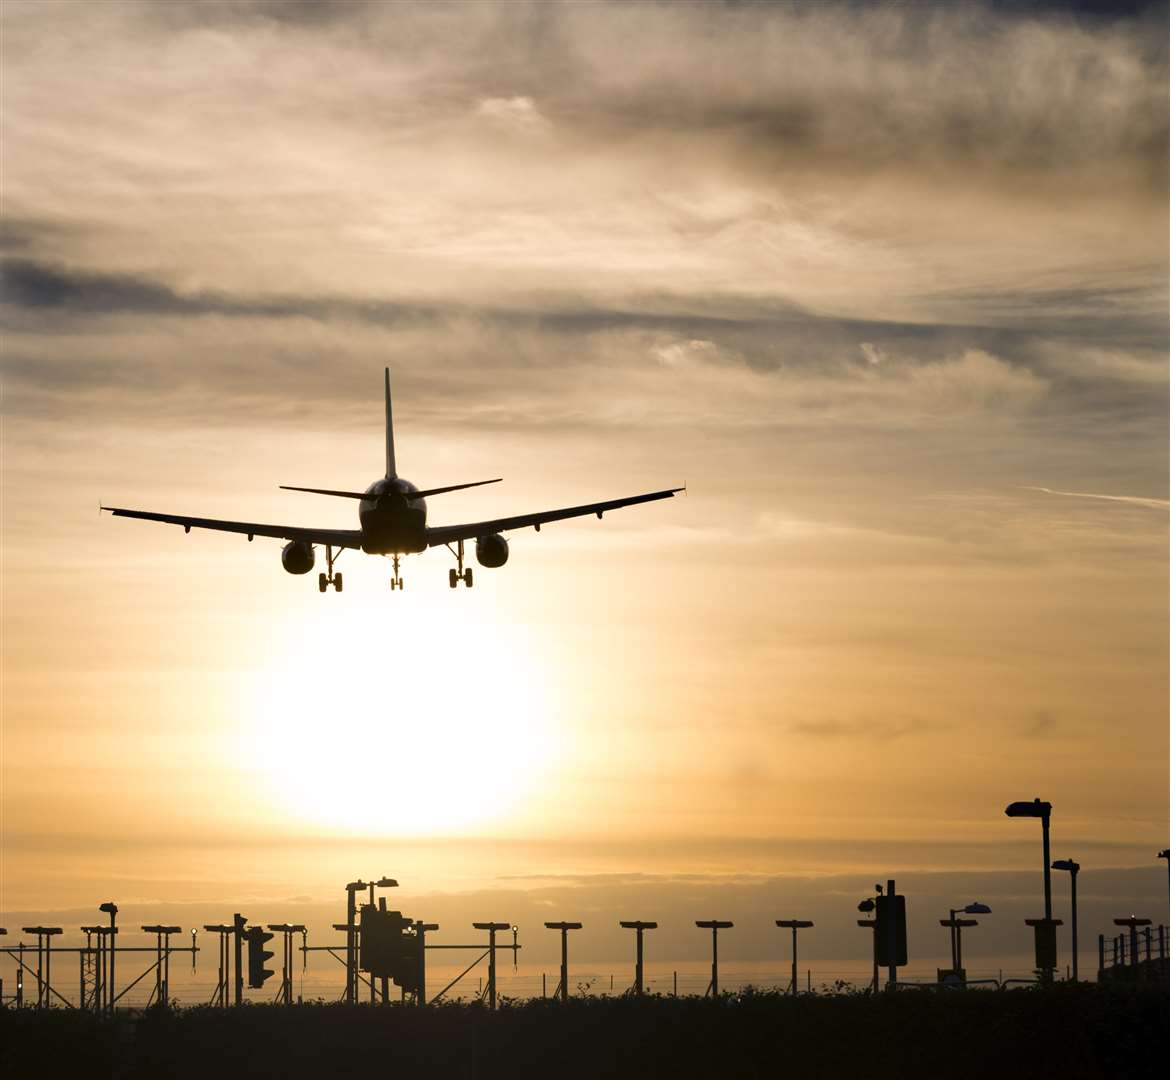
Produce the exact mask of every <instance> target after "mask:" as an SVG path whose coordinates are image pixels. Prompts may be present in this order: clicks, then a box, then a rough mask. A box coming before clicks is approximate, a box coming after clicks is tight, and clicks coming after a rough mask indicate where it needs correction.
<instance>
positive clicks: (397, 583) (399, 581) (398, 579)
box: [390, 555, 404, 590]
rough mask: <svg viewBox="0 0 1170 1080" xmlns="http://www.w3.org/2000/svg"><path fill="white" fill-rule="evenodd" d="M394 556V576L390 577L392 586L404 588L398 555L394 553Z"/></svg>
mask: <svg viewBox="0 0 1170 1080" xmlns="http://www.w3.org/2000/svg"><path fill="white" fill-rule="evenodd" d="M392 558H393V559H394V576H393V577H392V578H391V579H390V588H391V589H392V590H393V589H401V588H404V585H403V582H402V578H401V577H400V576H399V574H398V556H397V555H394V556H392Z"/></svg>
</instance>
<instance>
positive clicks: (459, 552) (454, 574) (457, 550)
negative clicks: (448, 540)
mask: <svg viewBox="0 0 1170 1080" xmlns="http://www.w3.org/2000/svg"><path fill="white" fill-rule="evenodd" d="M447 550H448V551H449V552H451V554H452V555H454V556H455V561H456V563H457V564H458V569H456V570H449V571H448V572H447V584H448V585H450V586H451V588H452V589H454V588H456V587H457V586H458V585H459V582H461V581H462V582H463V583H464V584H465V585H466V586H467V587H468V588H469V589H470V588H471V587H472V586H473V585H474V584H475V575H474V574H472V572H471V567H470V566H469V567H468V568H467V569H466V570H464V569H463V541H462V540H458V541H456V544H455V547H452V546H451V545H450V544H448V545H447Z"/></svg>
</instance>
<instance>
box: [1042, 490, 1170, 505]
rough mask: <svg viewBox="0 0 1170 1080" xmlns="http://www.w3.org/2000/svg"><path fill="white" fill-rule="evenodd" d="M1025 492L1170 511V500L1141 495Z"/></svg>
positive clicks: (1086, 492)
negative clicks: (1103, 500)
mask: <svg viewBox="0 0 1170 1080" xmlns="http://www.w3.org/2000/svg"><path fill="white" fill-rule="evenodd" d="M1024 490H1025V491H1043V492H1044V493H1045V494H1046V495H1070V496H1072V497H1073V498H1074V499H1107V500H1109V502H1123V503H1133V504H1134V505H1135V506H1148V507H1150V509H1152V510H1170V499H1146V498H1143V497H1142V496H1140V495H1097V494H1095V493H1094V492H1091V491H1054V490H1053V489H1052V488H1046V487H1033V486H1031V485H1025V486H1024Z"/></svg>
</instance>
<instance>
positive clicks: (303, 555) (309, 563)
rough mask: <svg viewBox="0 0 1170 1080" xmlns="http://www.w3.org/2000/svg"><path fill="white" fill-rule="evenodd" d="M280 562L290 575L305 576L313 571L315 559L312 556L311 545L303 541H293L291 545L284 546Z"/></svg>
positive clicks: (314, 556)
mask: <svg viewBox="0 0 1170 1080" xmlns="http://www.w3.org/2000/svg"><path fill="white" fill-rule="evenodd" d="M280 561H281V563H282V564H283V565H284V568H285V570H287V571H288V572H289V573H290V574H307V573H308V572H309V571H310V570H312V569H313V563H314V562H316V561H317V557H316V555H314V554H313V545H312V544H310V543H307V542H306V541H304V540H294V541H293V542H292V543H291V544H285V545H284V549H283V550H282V551H281V553H280Z"/></svg>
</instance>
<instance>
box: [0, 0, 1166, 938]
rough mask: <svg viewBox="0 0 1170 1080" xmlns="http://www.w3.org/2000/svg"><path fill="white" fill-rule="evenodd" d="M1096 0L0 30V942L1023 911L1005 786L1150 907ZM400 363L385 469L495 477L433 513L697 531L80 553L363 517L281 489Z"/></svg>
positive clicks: (1151, 194)
mask: <svg viewBox="0 0 1170 1080" xmlns="http://www.w3.org/2000/svg"><path fill="white" fill-rule="evenodd" d="M1096 6H1097V5H1087V6H1086V7H1087V8H1094V7H1096ZM1119 10H1120V11H1121V14H1119V15H1116V16H1111V15H1101V14H1098V13H1094V12H1093V11H1092V10H1073V11H1068V10H1063V9H1062V8H1061V6H1060V5H1055V4H1040V5H1029V4H1008V3H1001V4H990V5H979V4H970V5H967V4H964V5H940V6H938V7H937V8H930V7H927V6H925V5H918V4H906V5H889V6H877V5H875V6H870V5H864V4H859V3H842V4H834V3H817V4H811V3H810V4H776V5H763V4H746V3H744V4H740V3H727V4H717V3H710V4H694V5H682V4H665V3H663V4H638V3H608V4H585V3H582V4H554V3H550V4H531V5H529V4H523V3H506V4H498V5H497V4H488V3H483V4H468V5H443V4H418V5H412V4H375V3H344V2H341V3H330V4H316V3H305V4H295V3H294V4H275V3H260V2H257V3H227V2H224V3H219V2H205V3H187V4H184V3H156V4H152V3H126V4H122V3H100V4H94V3H81V2H42V3H21V2H13V0H5V3H4V5H3V8H2V11H0V16H2V34H3V38H2V61H3V63H2V79H3V83H2V101H3V105H2V109H3V116H2V119H3V130H2V140H3V142H2V149H3V161H2V169H3V171H2V196H3V235H2V244H0V254H2V256H3V265H4V279H3V292H2V295H0V305H2V306H0V314H2V316H3V320H4V327H5V329H4V336H3V448H2V449H3V459H2V467H3V474H2V479H3V537H2V539H3V701H2V709H3V711H2V728H0V731H2V746H0V749H2V766H0V767H2V818H0V826H2V832H0V925H3V924H5V921H6V920H9V919H10V918H14V917H19V916H14V915H12V913H21V912H43V911H53V910H58V909H66V908H68V909H73V908H79V909H81V908H88V907H89V906H93V905H96V904H97V903H99V902H100V901H102V900H105V899H108V898H110V897H111V896H113V897H114V898H116V899H118V900H119V901H120V902H124V903H127V904H130V903H136V904H139V905H142V906H143V910H144V911H146V910H147V909H148V908H150V905H151V904H155V905H166V904H174V905H180V904H196V903H198V904H206V905H209V906H210V907H211V908H214V909H215V910H216V911H221V912H223V913H225V914H226V913H227V912H230V910H232V905H236V904H239V903H242V902H244V901H246V900H247V901H251V902H252V904H253V907H254V908H255V910H256V911H257V912H259V911H261V910H262V909H263V907H264V905H265V904H270V905H278V904H284V903H286V902H287V901H289V898H298V899H299V900H300V901H303V902H306V903H308V902H312V903H314V904H325V903H334V902H337V903H339V902H340V901H339V899H338V898H339V897H340V896H342V895H343V894H342V893H341V891H340V890H341V888H342V886H343V884H344V882H346V881H348V880H350V879H352V878H353V877H355V876H363V875H369V874H371V873H375V874H381V873H389V874H392V875H394V876H396V877H397V878H398V879H399V880H400V881H402V883H403V886H404V892H405V889H406V887H409V889H410V890H412V892H411V895H413V896H414V897H417V898H422V897H425V896H436V895H438V894H442V895H443V899H442V904H443V905H447V907H445V908H444V910H447V909H448V908H449V909H450V910H455V907H452V906H451V905H452V903H453V901H452V900H451V897H452V896H455V897H458V896H460V895H463V894H465V893H472V892H474V893H475V894H476V896H477V897H481V896H482V895H483V894H484V893H485V892H490V891H491V890H493V889H498V890H502V891H507V892H508V893H509V895H511V896H513V897H514V899H513V900H512V901H510V903H512V905H513V907H512V910H515V909H516V908H517V907H522V906H523V905H525V904H533V905H536V906H535V907H533V910H541V908H540V907H539V904H547V910H549V913H548V914H546V915H544V916H543V917H545V918H574V917H578V916H579V913H580V908H582V907H589V906H590V905H600V907H598V908H597V910H601V908H602V907H605V905H607V904H610V905H612V904H615V903H617V902H618V901H617V900H615V897H618V896H620V900H621V903H623V904H627V905H631V904H632V905H637V904H639V903H641V904H642V905H643V908H642V910H640V911H624V912H623V913H622V917H625V918H633V917H641V918H654V917H660V918H662V917H664V916H663V915H662V914H661V913H662V912H664V911H668V910H669V911H675V912H678V913H680V914H679V917H680V918H711V917H715V916H718V917H723V915H722V913H721V912H719V911H712V910H710V909H711V907H712V905H713V904H717V903H719V900H718V897H719V895H720V894H719V888H720V887H721V886H723V885H726V886H727V887H728V888H729V889H734V888H738V889H740V890H741V891H742V889H743V888H746V887H747V886H748V885H750V886H751V888H757V889H763V890H764V893H763V894H760V895H763V896H764V900H765V901H767V900H768V896H769V894H768V893H767V889H769V888H772V887H773V886H774V887H775V889H776V890H777V893H776V895H777V897H779V896H780V895H781V894H783V896H784V897H785V900H784V902H785V903H789V898H791V903H792V904H797V903H800V902H801V899H802V895H803V896H804V897H806V898H807V900H808V903H809V904H810V905H812V906H816V905H822V904H828V902H829V901H828V900H826V899H825V897H826V896H828V895H829V894H830V893H832V891H833V889H834V888H837V886H836V885H833V886H832V888H830V887H829V886H828V885H825V884H824V883H826V882H840V881H842V880H845V879H848V880H849V881H851V882H852V880H853V879H852V878H851V877H850V875H856V876H857V877H858V878H859V879H865V880H868V881H870V882H872V881H874V880H879V879H884V878H885V877H886V876H888V875H889V874H894V873H897V874H899V875H900V876H901V878H902V879H903V880H905V881H906V884H907V888H908V890H909V889H911V888H912V887H913V883H914V881H915V880H920V881H922V882H924V883H925V882H926V881H928V880H929V881H930V882H932V883H934V884H931V886H930V887H931V888H932V889H933V888H935V887H936V885H937V883H938V875H940V874H947V873H953V874H955V875H956V876H955V878H954V888H955V890H956V891H958V890H959V889H960V888H961V891H962V895H956V896H955V897H954V900H953V902H954V903H959V902H964V903H965V902H967V901H969V900H970V899H972V898H973V896H970V895H967V894H968V893H971V892H973V890H975V889H978V888H979V881H980V880H987V881H989V882H990V881H992V880H1001V881H1008V880H1009V879H1010V881H1011V883H1012V884H1011V885H1010V888H1008V887H1006V886H1005V888H1007V892H1008V893H1010V895H1012V896H1013V897H1015V898H1016V899H1019V903H1020V910H1019V912H1018V914H1019V915H1020V916H1021V917H1022V916H1023V915H1025V914H1027V915H1036V914H1040V911H1039V910H1036V909H1038V907H1039V895H1038V894H1039V874H1038V866H1039V842H1038V841H1039V837H1038V835H1037V834H1038V831H1039V830H1038V829H1037V828H1036V827H1035V825H1034V824H1033V823H1030V822H1018V821H1009V820H1007V819H1005V818H1004V816H1003V807H1004V805H1005V804H1006V803H1007V802H1009V801H1011V800H1013V799H1022V798H1027V799H1030V798H1032V797H1033V796H1040V797H1041V798H1045V799H1049V800H1051V801H1052V802H1053V804H1054V806H1055V811H1054V820H1053V837H1054V852H1053V854H1054V856H1057V857H1065V856H1067V857H1075V858H1077V859H1079V860H1080V861H1081V863H1082V864H1083V865H1084V866H1085V867H1086V870H1087V871H1088V870H1092V871H1093V872H1094V873H1096V872H1099V871H1103V870H1106V869H1108V870H1110V871H1116V873H1115V874H1114V875H1113V876H1112V877H1109V876H1108V875H1105V876H1100V877H1098V878H1097V879H1096V880H1097V881H1098V882H1099V883H1100V891H1101V896H1102V897H1103V899H1102V907H1101V911H1102V914H1103V915H1104V914H1106V913H1107V911H1106V909H1107V908H1109V907H1110V904H1111V902H1112V900H1113V898H1114V897H1116V906H1117V907H1118V908H1119V910H1118V911H1117V912H1115V913H1116V914H1122V913H1128V910H1129V909H1130V906H1131V902H1132V903H1135V904H1136V903H1137V902H1138V900H1137V899H1136V898H1140V899H1141V901H1142V902H1143V903H1145V902H1146V899H1147V898H1151V897H1152V898H1154V899H1156V900H1157V902H1158V903H1162V904H1164V899H1165V891H1164V890H1165V866H1164V865H1163V864H1160V863H1158V862H1157V860H1155V859H1154V858H1153V855H1154V852H1156V851H1157V850H1158V849H1159V848H1162V847H1165V846H1167V843H1168V842H1170V827H1168V817H1170V723H1168V715H1170V610H1168V608H1170V558H1168V549H1167V537H1168V533H1167V526H1168V523H1170V501H1168V497H1170V480H1168V469H1170V465H1168V462H1170V439H1168V390H1170V378H1168V367H1167V357H1168V351H1167V344H1168V325H1170V324H1168V293H1167V291H1168V286H1170V271H1168V250H1167V245H1168V240H1167V236H1168V225H1170V220H1168V210H1167V130H1168V128H1167V86H1168V80H1167V50H1166V40H1167V38H1166V30H1167V26H1166V9H1165V7H1164V6H1162V5H1153V6H1143V5H1140V4H1138V5H1121V6H1120V8H1119ZM387 365H388V366H390V367H391V368H392V370H393V374H394V389H395V411H396V419H397V443H398V446H397V450H398V463H399V471H400V473H401V474H402V475H403V476H406V477H408V478H409V479H411V480H412V481H414V482H415V483H416V484H418V485H419V486H420V487H433V486H439V485H446V484H455V483H461V482H467V481H474V480H484V479H488V478H490V477H496V476H502V477H504V483H502V484H498V485H493V486H490V487H485V488H480V489H475V490H472V491H467V492H459V493H454V494H449V495H444V496H440V497H436V498H434V499H432V500H430V502H429V506H430V521H431V523H432V524H444V523H454V522H459V521H466V520H476V519H479V518H492V517H499V516H503V515H506V514H513V513H522V512H527V511H532V510H539V509H545V508H551V507H557V506H569V505H574V504H576V503H582V502H588V501H594V500H600V499H607V498H615V497H619V496H623V495H630V494H635V493H638V492H643V491H653V490H657V489H660V488H665V487H674V486H681V485H683V484H685V485H686V486H687V489H688V491H687V495H686V496H685V497H682V498H678V499H674V500H670V501H666V502H660V503H655V504H651V505H649V506H641V507H636V508H632V509H628V510H623V511H621V512H618V513H614V514H611V515H606V517H605V519H604V520H603V521H597V520H596V519H592V518H588V519H582V520H580V521H577V522H567V523H563V524H557V525H550V526H548V527H546V528H545V529H544V530H542V531H541V533H540V534H539V535H538V534H536V533H535V532H532V531H531V530H529V531H525V532H519V533H515V534H513V536H512V538H511V559H510V561H509V563H508V565H507V566H506V567H503V568H502V569H499V570H488V569H482V570H481V569H480V568H479V567H476V581H475V587H474V589H471V590H468V589H459V590H457V591H451V590H450V589H448V587H447V570H448V567H449V566H450V565H452V564H453V560H451V559H450V557H449V556H448V555H447V553H446V552H445V551H443V550H441V549H440V550H436V551H431V552H430V553H428V554H426V555H423V556H419V557H412V558H409V559H406V560H404V564H403V571H402V572H403V577H404V578H405V580H406V589H405V591H404V592H402V593H398V592H394V593H392V592H391V591H390V588H389V579H390V566H389V564H388V562H386V561H385V560H381V559H375V558H369V557H365V556H361V555H357V554H354V553H352V552H351V553H349V554H347V555H346V556H345V557H344V558H343V559H342V560H341V562H340V563H339V565H338V568H339V569H340V570H342V571H343V572H344V574H345V591H344V593H342V594H340V595H335V594H333V593H330V594H328V595H325V596H322V595H320V594H319V593H318V592H317V588H316V582H315V580H314V579H313V578H311V577H305V578H299V577H291V576H289V575H287V574H285V573H284V572H283V570H282V568H281V563H280V558H279V555H280V544H279V543H278V542H276V541H268V540H262V539H259V538H258V539H257V540H256V542H255V543H252V544H248V543H247V542H246V540H244V538H242V537H234V536H222V535H217V534H210V533H203V534H200V533H198V532H192V533H191V535H189V536H186V535H184V534H183V532H182V530H181V529H177V528H173V527H167V526H162V525H154V524H149V523H146V522H139V521H128V520H122V519H114V518H111V517H109V516H106V515H99V513H98V509H97V508H98V505H99V503H101V502H104V503H105V504H107V505H114V506H126V507H137V508H143V509H148V510H157V511H163V512H171V513H180V514H193V515H201V516H207V517H216V518H236V519H241V520H251V521H271V522H290V523H296V524H304V525H316V526H323V527H337V528H356V527H357V521H356V514H355V512H354V507H353V505H352V504H351V503H349V502H345V501H343V500H338V499H326V498H320V497H318V496H314V495H305V494H294V493H289V492H282V491H279V490H277V485H279V484H295V485H302V486H310V487H321V488H342V489H349V488H355V487H364V486H365V485H366V484H368V483H369V482H371V481H372V480H374V479H376V478H377V477H378V476H380V475H381V472H382V403H381V377H382V375H381V373H382V368H383V367H384V366H387ZM1033 871H1037V872H1035V873H1032V876H1028V873H1026V872H1033ZM980 873H986V874H987V875H989V876H988V877H987V878H986V879H980ZM997 874H998V875H1000V877H999V878H995V875H997ZM1004 875H1007V876H1006V877H1005V876H1004ZM1159 875H1160V876H1159ZM785 881H788V882H789V884H788V885H784V884H783V882H785ZM792 881H798V882H817V881H820V882H821V885H817V886H816V889H817V890H819V891H817V892H816V897H817V898H816V899H814V896H813V888H814V887H813V884H809V886H808V891H807V892H806V893H804V894H801V891H800V889H797V888H794V887H793V886H792V885H791V882H792ZM745 883H747V885H745ZM769 883H771V884H769ZM1110 883H1111V884H1110ZM550 888H552V889H554V893H553V894H549V892H548V890H549V889H550ZM849 888H853V886H852V885H850V886H849ZM849 888H842V890H841V900H840V903H841V910H842V911H843V912H845V914H846V916H847V918H846V921H848V918H852V914H851V913H852V906H853V904H854V902H855V900H856V899H857V898H859V897H857V896H855V895H854V893H852V892H850V891H849ZM923 888H924V889H925V888H926V885H925V884H923ZM541 890H543V891H541ZM784 890H787V891H786V892H785V891H784ZM826 890H827V891H826ZM938 891H939V895H940V896H944V895H951V894H949V893H947V892H946V888H945V887H943V886H938ZM550 895H553V896H554V899H552V900H550V899H549V898H548V897H549V896H550ZM726 895H731V894H730V893H728V894H726ZM753 895H756V894H753ZM1021 897H1023V899H1020V898H1021ZM476 902H477V903H479V904H480V907H479V908H477V909H476V910H475V911H470V909H468V911H469V913H468V919H470V918H471V917H472V916H474V917H477V918H488V917H497V916H495V915H494V914H493V913H492V912H490V911H484V910H482V908H483V907H484V906H485V905H486V903H487V901H483V900H477V901H476ZM737 902H738V901H737ZM776 902H777V903H779V899H777V901H776ZM1152 902H1153V901H1152V900H1151V903H1152ZM420 903H421V899H420ZM435 903H436V905H438V904H439V901H438V900H436V901H435ZM912 903H913V899H912ZM575 904H576V905H578V907H577V908H574V907H573V905H575ZM700 905H701V906H702V908H703V910H694V912H693V914H688V913H689V912H690V911H691V908H692V906H695V907H697V906H700ZM424 906H425V905H424ZM456 907H457V905H456ZM767 907H768V904H767V902H763V903H762V905H761V910H763V909H764V908H767ZM649 908H655V910H649ZM589 909H590V910H594V908H592V907H589ZM1025 909H1027V910H1025ZM1121 909H1124V911H1123V910H1121ZM150 910H156V909H150ZM157 910H162V908H157ZM606 910H607V911H608V908H606ZM769 910H770V909H769ZM272 911H273V915H274V916H278V915H281V914H282V910H277V907H276V906H273V907H272ZM425 913H426V912H425V911H423V912H419V914H425ZM1146 913H1147V914H1150V915H1152V916H1154V917H1155V918H1156V919H1157V918H1158V917H1159V916H1160V917H1161V918H1162V919H1163V921H1164V918H1165V914H1164V907H1163V908H1162V909H1161V910H1160V911H1158V910H1151V911H1149V912H1146ZM797 914H801V915H805V917H814V915H815V914H816V913H804V912H798V913H797ZM939 914H943V915H945V911H942V912H939ZM335 915H336V917H337V918H340V915H341V912H340V911H337V912H336V913H335ZM783 915H785V912H784V911H776V912H775V917H781V916H783ZM221 917H223V915H220V916H217V918H221ZM503 917H504V918H512V917H514V916H511V915H508V914H506V913H505V914H504V915H503ZM607 917H608V916H607ZM452 918H454V916H452ZM460 918H462V916H460ZM1011 925H1012V927H1013V929H1011V931H1010V933H1009V931H1008V929H1007V926H1006V924H1005V927H1004V934H1005V937H1004V939H1003V940H1004V944H1003V948H1004V950H1005V951H1007V950H1008V949H1010V948H1013V947H1016V946H1018V947H1019V949H1020V951H1024V950H1026V948H1027V938H1026V937H1025V936H1024V935H1025V931H1024V928H1023V927H1022V926H1021V925H1020V923H1019V921H1018V919H1016V920H1015V921H1014V922H1013V923H1012V924H1011ZM613 933H616V931H614V932H613ZM774 933H775V931H774V930H773V931H771V934H772V935H773V936H774ZM1095 933H1096V929H1094V930H1093V934H1094V935H1095ZM620 942H621V943H622V944H623V947H624V939H620ZM702 947H703V946H702V943H701V942H699V943H697V944H696V951H697V953H698V954H699V955H701V954H702Z"/></svg>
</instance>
